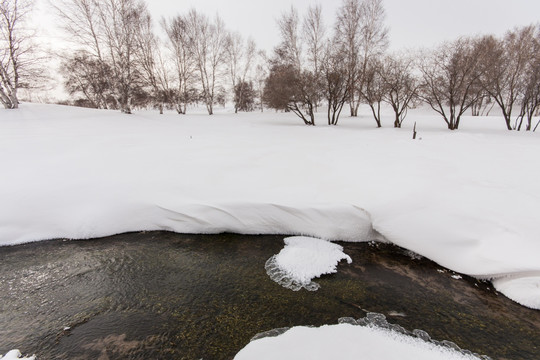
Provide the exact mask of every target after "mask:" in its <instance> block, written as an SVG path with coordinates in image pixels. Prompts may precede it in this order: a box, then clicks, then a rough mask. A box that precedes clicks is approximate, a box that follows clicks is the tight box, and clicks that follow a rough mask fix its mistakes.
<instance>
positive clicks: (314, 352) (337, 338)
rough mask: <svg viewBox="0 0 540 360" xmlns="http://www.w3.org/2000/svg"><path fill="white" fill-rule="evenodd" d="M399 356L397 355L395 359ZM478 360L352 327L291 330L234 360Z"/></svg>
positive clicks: (262, 341)
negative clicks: (397, 359)
mask: <svg viewBox="0 0 540 360" xmlns="http://www.w3.org/2000/svg"><path fill="white" fill-rule="evenodd" d="M398 354H399V355H398ZM396 357H399V359H400V360H432V359H438V360H473V359H474V360H478V358H477V357H475V356H473V355H464V354H462V353H460V352H458V351H455V350H452V349H450V348H447V347H443V346H438V345H435V344H433V343H429V342H425V341H423V340H422V339H419V338H414V337H411V336H407V335H403V334H400V333H397V332H395V331H390V330H386V329H381V328H376V327H365V326H355V325H351V324H340V325H326V326H322V327H320V328H311V327H294V328H292V329H290V330H289V331H287V332H285V333H284V334H282V335H279V336H277V337H266V338H262V339H259V340H255V341H252V342H251V343H249V344H248V345H247V346H246V347H245V348H244V349H242V350H241V351H240V352H239V353H238V354H237V355H236V357H235V358H234V359H235V360H251V359H257V360H265V359H268V360H274V359H280V360H289V359H290V360H297V359H319V360H326V359H328V360H330V359H340V360H358V359H360V358H361V359H362V360H385V359H396Z"/></svg>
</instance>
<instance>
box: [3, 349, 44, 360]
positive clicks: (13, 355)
mask: <svg viewBox="0 0 540 360" xmlns="http://www.w3.org/2000/svg"><path fill="white" fill-rule="evenodd" d="M0 359H2V360H36V356H35V355H32V356H29V357H23V356H22V354H21V352H20V351H19V350H11V351H8V353H7V354H6V355H4V356H2V355H0Z"/></svg>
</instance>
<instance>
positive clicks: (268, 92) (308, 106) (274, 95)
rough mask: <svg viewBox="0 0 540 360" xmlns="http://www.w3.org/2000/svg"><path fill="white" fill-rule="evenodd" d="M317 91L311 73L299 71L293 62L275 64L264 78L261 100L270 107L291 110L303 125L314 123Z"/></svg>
mask: <svg viewBox="0 0 540 360" xmlns="http://www.w3.org/2000/svg"><path fill="white" fill-rule="evenodd" d="M317 91H318V85H317V84H316V80H315V78H314V76H313V73H311V72H308V71H305V72H300V71H299V70H298V69H297V68H296V67H295V66H294V65H293V64H275V65H274V66H272V68H271V69H270V74H269V75H268V77H267V78H266V81H265V87H264V96H263V100H264V102H265V104H266V105H267V106H268V107H270V108H273V109H276V110H285V111H292V112H293V113H295V114H296V115H297V116H298V117H299V118H301V119H302V120H303V121H304V124H305V125H315V114H314V111H313V110H314V101H313V99H314V98H315V94H316V92H317Z"/></svg>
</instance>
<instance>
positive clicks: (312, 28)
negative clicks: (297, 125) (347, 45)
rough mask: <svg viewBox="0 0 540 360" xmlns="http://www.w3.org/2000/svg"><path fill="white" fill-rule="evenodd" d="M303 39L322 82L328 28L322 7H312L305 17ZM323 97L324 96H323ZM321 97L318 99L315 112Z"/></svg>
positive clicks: (315, 71) (309, 62)
mask: <svg viewBox="0 0 540 360" xmlns="http://www.w3.org/2000/svg"><path fill="white" fill-rule="evenodd" d="M302 35H303V36H302V37H303V40H304V43H305V44H306V48H307V50H306V51H307V61H308V64H309V68H310V70H311V71H312V72H313V74H314V75H315V78H316V79H317V80H318V81H321V61H322V58H323V56H324V50H325V49H324V46H325V37H326V28H325V26H324V22H323V19H322V7H321V6H320V5H316V6H310V7H309V8H308V10H307V13H306V14H305V16H304V22H303V26H302ZM321 97H322V95H321ZM321 97H319V98H317V99H316V102H315V111H316V110H317V107H318V105H319V102H320V100H321Z"/></svg>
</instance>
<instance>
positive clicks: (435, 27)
mask: <svg viewBox="0 0 540 360" xmlns="http://www.w3.org/2000/svg"><path fill="white" fill-rule="evenodd" d="M316 3H319V4H321V6H322V8H323V12H324V15H325V21H326V23H327V26H332V25H333V19H334V17H335V13H336V9H337V8H338V7H339V6H340V4H341V1H340V0H318V1H317V0H294V1H291V0H234V1H225V0H185V1H171V0H151V1H148V7H149V9H150V11H151V12H152V13H153V14H154V16H156V17H158V18H160V17H161V16H165V17H170V16H173V15H175V14H177V13H181V12H185V11H188V10H189V9H190V8H192V7H194V8H196V9H198V10H200V11H202V12H204V13H206V14H208V15H214V14H215V13H216V12H218V13H219V14H220V16H221V17H222V18H223V19H224V21H225V24H226V25H227V27H228V28H229V29H231V30H237V31H239V32H241V33H242V34H243V35H244V36H246V37H247V36H250V35H251V36H252V37H253V38H254V39H255V41H256V42H257V44H258V46H259V47H260V48H263V49H266V50H271V49H272V48H273V47H274V46H275V45H277V42H278V39H277V36H278V30H277V27H276V21H275V20H276V19H277V18H278V17H279V16H280V14H281V13H282V12H283V11H285V10H288V9H289V8H290V6H291V5H292V4H294V6H295V7H296V8H298V9H299V11H300V14H302V13H303V12H304V10H305V9H306V8H307V7H308V6H309V5H310V4H316ZM384 4H385V8H386V12H387V21H386V23H387V26H388V27H389V28H390V40H391V48H392V49H394V50H396V49H402V48H409V47H421V46H428V47H429V46H432V45H436V44H438V43H440V42H442V41H444V40H452V39H455V38H457V37H458V36H460V35H467V34H471V35H473V34H484V33H494V34H496V35H502V34H503V33H504V32H505V31H507V30H509V29H511V28H513V27H515V26H518V25H529V24H531V23H537V22H539V21H540V0H384ZM330 24H332V25H330Z"/></svg>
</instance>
